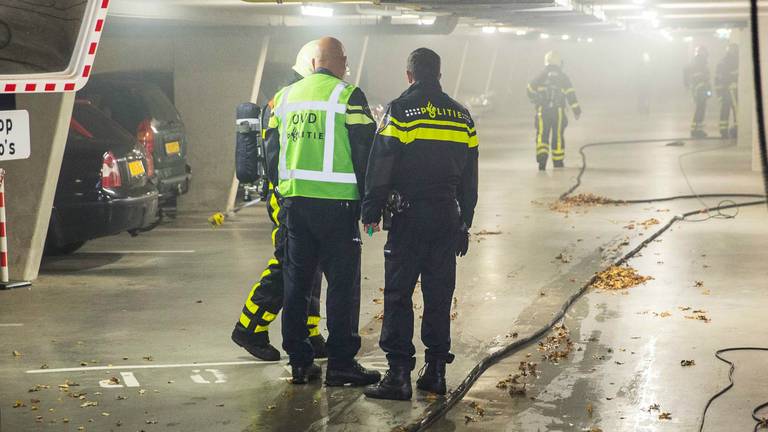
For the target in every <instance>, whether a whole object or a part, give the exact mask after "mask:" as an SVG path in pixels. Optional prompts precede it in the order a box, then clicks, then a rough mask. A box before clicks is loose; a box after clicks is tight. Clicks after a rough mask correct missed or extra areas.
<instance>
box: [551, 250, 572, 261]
mask: <svg viewBox="0 0 768 432" xmlns="http://www.w3.org/2000/svg"><path fill="white" fill-rule="evenodd" d="M555 259H556V260H560V261H561V262H562V263H563V264H568V263H569V262H571V257H570V256H568V254H566V253H565V252H560V253H559V254H558V255H557V256H556V257H555Z"/></svg>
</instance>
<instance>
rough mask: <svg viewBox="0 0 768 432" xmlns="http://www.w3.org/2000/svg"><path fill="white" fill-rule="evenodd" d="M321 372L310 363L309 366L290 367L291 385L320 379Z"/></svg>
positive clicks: (318, 367)
mask: <svg viewBox="0 0 768 432" xmlns="http://www.w3.org/2000/svg"><path fill="white" fill-rule="evenodd" d="M322 374H323V370H322V369H320V366H318V365H316V364H314V363H312V364H310V365H309V366H291V384H306V383H308V382H310V381H315V380H318V379H320V376H321V375H322Z"/></svg>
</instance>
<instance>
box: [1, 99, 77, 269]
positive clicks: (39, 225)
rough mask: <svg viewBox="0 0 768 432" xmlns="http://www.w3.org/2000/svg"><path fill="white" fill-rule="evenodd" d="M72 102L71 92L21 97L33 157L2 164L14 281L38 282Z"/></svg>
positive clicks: (21, 107)
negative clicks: (28, 126) (28, 128)
mask: <svg viewBox="0 0 768 432" xmlns="http://www.w3.org/2000/svg"><path fill="white" fill-rule="evenodd" d="M74 100H75V96H74V94H72V93H66V94H28V95H25V94H20V95H17V98H16V108H17V109H20V110H22V109H23V110H27V111H29V123H30V138H31V144H32V149H31V156H30V158H29V159H26V160H15V161H8V162H5V163H3V164H2V167H3V168H5V169H6V170H7V175H6V179H5V182H6V185H5V192H6V207H7V217H8V250H9V255H8V261H9V266H10V270H11V279H15V280H33V279H36V278H37V273H38V270H39V268H40V259H41V258H42V254H43V245H44V244H45V237H46V234H47V232H48V222H49V221H50V218H51V208H52V207H53V197H54V195H55V193H56V182H57V181H58V178H59V171H60V169H61V160H62V158H63V156H64V147H65V144H66V141H67V133H68V131H69V119H70V117H71V116H72V105H73V102H74Z"/></svg>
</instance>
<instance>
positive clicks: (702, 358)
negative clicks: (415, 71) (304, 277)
mask: <svg viewBox="0 0 768 432" xmlns="http://www.w3.org/2000/svg"><path fill="white" fill-rule="evenodd" d="M613 116H614V117H615V118H614V120H615V121H614V122H612V124H611V125H609V126H608V125H606V124H605V122H600V121H599V117H598V116H594V117H591V118H590V117H587V118H585V119H584V120H583V121H582V122H581V123H572V126H573V127H572V130H571V131H569V135H568V140H569V147H568V160H567V165H568V167H567V168H565V169H563V170H559V171H556V172H553V171H552V170H551V169H550V170H549V171H547V172H545V173H539V172H537V171H536V167H535V163H534V155H533V153H534V152H533V148H532V144H531V135H532V130H531V128H530V121H527V118H520V119H519V120H515V121H514V122H510V121H508V120H504V121H502V120H495V119H480V121H479V122H478V124H479V129H480V138H481V199H480V203H479V205H478V209H477V218H476V222H475V226H474V227H473V232H474V233H475V234H476V235H475V236H474V237H473V243H472V245H471V248H470V254H469V255H468V256H467V257H465V258H462V259H460V261H459V275H458V285H457V291H456V301H455V306H454V313H455V317H454V320H453V345H454V352H455V353H456V354H457V359H456V361H455V362H454V363H453V364H452V365H451V366H450V369H449V386H455V385H456V384H458V383H459V382H460V381H461V380H462V379H463V378H464V376H465V375H466V373H467V372H468V371H469V370H470V369H471V368H472V367H473V366H474V365H475V363H477V361H478V360H479V359H481V358H482V357H484V356H485V355H487V354H488V353H489V352H492V351H493V350H495V349H498V347H499V346H501V345H504V344H505V343H508V342H509V341H510V340H514V339H515V337H514V335H513V333H517V337H524V336H525V335H526V334H530V333H531V332H533V331H534V330H535V329H536V328H537V327H538V326H539V325H541V323H543V322H545V321H548V320H549V319H550V318H551V314H552V313H553V312H554V311H556V310H557V309H558V308H559V307H560V304H561V303H562V302H563V300H564V299H565V298H566V297H567V296H569V295H571V294H572V293H573V292H574V291H575V290H577V289H578V288H579V287H580V286H581V285H582V284H583V283H584V281H585V280H587V279H588V278H589V277H590V276H591V275H592V274H593V273H594V272H596V271H598V270H600V269H602V268H603V267H604V266H605V265H606V264H607V262H608V261H609V260H610V258H611V257H614V256H616V255H617V254H619V253H621V251H626V250H627V249H628V248H630V247H631V245H633V244H636V243H637V242H639V241H641V240H642V239H643V238H644V236H646V235H649V234H650V233H651V232H653V230H655V229H657V228H658V226H659V225H652V226H649V228H648V229H645V228H644V227H642V226H639V225H637V223H638V222H642V221H646V220H648V219H651V218H657V219H659V221H661V222H665V221H666V220H668V219H669V218H670V217H672V215H674V214H677V213H679V212H682V211H686V210H689V209H692V208H698V207H701V206H702V204H700V203H698V202H696V201H695V200H685V201H675V202H670V203H659V204H654V205H650V204H649V205H634V206H600V207H590V208H578V209H571V211H570V212H569V213H562V212H557V211H552V210H550V208H549V203H551V202H553V201H554V200H555V199H556V198H557V196H558V195H559V194H560V193H562V192H563V191H564V190H565V189H567V188H568V187H569V186H570V185H571V184H572V183H573V180H574V178H575V176H576V174H577V172H578V168H577V167H578V166H579V165H580V161H579V160H578V154H577V148H578V146H579V145H581V144H584V143H587V142H594V141H603V140H615V139H635V140H640V139H648V138H674V137H679V136H684V135H685V125H686V123H687V121H686V118H687V115H683V114H675V113H659V114H656V115H654V116H651V117H649V118H645V119H642V121H638V120H637V119H636V118H635V116H632V115H626V116H625V115H621V114H616V113H614V114H613ZM571 144H572V145H571ZM724 144H727V143H724V142H720V141H700V142H686V144H685V145H684V146H682V147H670V146H666V145H665V143H664V142H661V143H645V144H641V143H638V144H628V145H621V146H612V147H603V148H599V149H591V150H590V151H589V165H590V169H589V170H588V171H587V173H586V174H585V176H584V179H583V182H584V184H583V186H582V188H581V189H580V190H579V191H580V192H593V193H597V194H600V195H604V196H608V197H611V198H624V199H626V198H647V197H654V196H667V195H676V194H682V193H689V189H688V186H687V185H686V183H685V180H684V179H683V177H682V176H681V173H680V169H679V166H678V157H679V156H680V155H682V154H685V153H687V152H691V151H694V150H705V149H714V150H712V151H709V152H705V153H698V154H695V155H690V156H686V157H684V158H683V162H682V163H683V166H684V167H685V169H686V172H687V173H688V175H689V178H690V181H691V183H692V184H693V185H694V187H695V188H696V189H697V190H698V191H699V192H702V193H703V192H707V193H711V192H760V185H761V183H760V178H759V175H758V173H754V172H751V171H750V170H749V167H750V161H749V156H750V152H749V149H737V148H735V147H728V148H718V147H723V145H724ZM715 202H716V201H712V203H715ZM765 216H766V215H765V210H764V209H763V208H751V209H745V210H742V211H741V212H740V214H739V215H738V217H737V218H735V219H729V220H710V221H707V222H701V223H685V224H681V225H678V226H676V227H675V228H673V229H672V230H671V231H670V232H669V233H667V234H665V236H664V237H663V238H662V239H661V241H659V242H655V243H653V244H652V245H651V247H649V248H648V249H646V250H645V251H643V254H642V256H641V257H638V258H637V259H635V260H633V261H632V262H631V264H632V265H633V266H635V267H636V268H637V269H638V270H639V271H640V273H641V274H644V275H648V276H652V277H654V279H653V280H651V281H649V282H647V283H646V284H645V285H643V286H640V287H637V288H633V289H631V290H629V291H628V293H627V295H622V294H606V293H598V292H590V293H589V294H588V295H587V296H585V297H584V298H583V299H582V300H581V301H579V302H578V303H577V304H576V305H575V306H574V308H573V309H572V311H571V312H570V313H569V315H568V318H567V319H566V321H565V324H566V326H567V327H568V329H569V330H570V338H571V339H572V340H573V341H574V348H573V350H572V352H571V354H570V355H569V356H568V357H567V358H565V359H561V360H560V361H559V364H557V365H556V364H550V363H548V362H544V361H541V358H540V357H541V353H540V352H538V351H537V350H536V348H535V347H531V348H529V349H527V350H525V351H524V352H522V353H521V354H520V355H517V356H513V357H511V358H510V359H508V360H506V361H504V362H503V363H501V364H499V365H498V366H496V367H494V368H492V369H491V370H490V371H488V372H487V373H486V375H485V376H484V377H483V378H482V379H481V380H480V382H479V383H478V385H477V386H476V387H475V389H473V391H472V392H471V393H470V394H469V395H468V397H467V399H466V401H475V402H477V403H479V404H480V405H479V406H481V407H482V408H483V409H484V410H485V415H483V416H480V415H478V414H477V410H476V409H474V408H471V407H469V405H468V404H467V403H466V402H462V403H461V404H460V405H459V406H458V407H457V408H456V409H455V410H454V412H453V413H451V415H449V416H448V417H447V418H446V419H445V420H443V421H441V422H440V423H438V424H437V425H435V427H434V429H435V430H499V429H503V430H532V431H535V430H542V431H545V430H558V431H559V430H582V429H586V430H589V428H592V427H599V428H602V429H603V430H605V431H617V430H643V431H646V430H647V431H652V430H657V429H658V430H685V431H687V430H694V427H695V424H696V422H697V419H698V416H699V415H700V414H699V413H700V411H701V409H702V407H703V403H704V401H705V399H706V397H708V395H710V394H711V393H714V391H715V390H716V389H718V388H719V387H720V386H721V385H723V384H724V383H725V382H726V380H725V374H726V372H727V369H726V368H725V366H723V365H721V364H719V363H716V361H715V360H714V359H713V357H712V355H711V354H712V351H713V350H714V349H715V348H716V347H720V346H727V345H741V344H759V343H760V341H761V340H762V341H764V340H765V339H766V338H765V336H766V334H765V333H766V330H765V328H764V326H760V323H761V318H762V316H763V314H762V308H761V307H760V302H759V299H760V298H761V296H764V295H765V294H763V293H761V292H760V291H759V288H760V287H762V286H764V282H763V283H762V284H761V283H760V282H762V281H763V280H764V279H765V276H766V274H767V273H768V270H766V269H765V266H764V265H763V263H764V262H765V255H764V251H763V250H761V249H762V248H761V246H762V245H764V244H765V235H766V231H765V228H764V227H765V225H764V219H765ZM206 217H207V214H203V213H200V214H182V215H180V216H179V217H178V219H177V220H176V221H174V222H172V223H170V224H167V225H164V226H162V227H160V228H158V229H156V230H155V231H153V232H150V233H148V234H145V235H142V236H139V237H138V238H130V237H128V236H127V235H125V236H123V235H121V236H116V237H112V238H106V239H100V240H97V241H93V242H91V243H89V244H87V245H86V246H85V247H84V248H83V249H82V250H81V251H79V252H77V253H75V254H73V255H71V256H68V257H58V258H51V259H47V260H46V261H45V263H44V267H43V272H42V274H41V277H40V279H39V280H38V281H36V282H35V284H34V286H33V287H32V289H31V290H15V291H8V292H0V297H2V301H0V345H2V347H4V349H3V352H4V353H5V354H3V353H0V383H2V385H0V426H1V427H2V429H0V430H2V431H6V430H7V431H37V430H57V431H59V430H61V431H77V430H90V431H110V430H130V431H134V430H137V431H138V430H145V431H152V430H183V431H193V430H194V431H212V430H215V431H298V430H311V431H320V430H333V431H343V430H350V431H380V430H389V429H392V428H395V427H397V426H399V425H402V424H406V423H408V422H410V421H413V420H415V419H417V418H418V417H419V416H420V415H422V413H423V412H424V410H425V409H426V408H427V407H428V406H429V404H431V403H434V402H435V400H434V398H433V397H431V396H429V395H425V394H419V393H417V394H416V395H415V397H414V400H413V401H412V402H382V401H370V400H366V399H365V398H364V397H362V395H361V392H360V390H359V389H352V388H342V389H331V388H325V387H323V386H321V385H319V384H317V385H310V386H305V387H304V386H302V387H294V386H291V385H290V384H289V383H288V382H287V378H288V376H289V373H288V370H287V369H286V366H285V364H284V363H285V359H283V361H281V362H275V363H267V362H261V361H258V360H254V359H253V358H251V357H250V356H249V355H248V354H247V353H246V352H245V351H243V350H241V349H239V348H238V347H236V346H234V345H233V344H232V343H231V342H230V340H229V332H230V331H231V328H232V326H233V325H234V323H235V321H236V320H237V318H238V316H239V311H240V308H241V307H242V302H243V301H244V299H245V296H246V295H247V293H248V291H249V288H250V285H251V284H252V283H253V282H254V280H255V278H256V277H257V276H258V275H259V274H260V273H261V270H262V268H263V266H264V264H265V263H266V261H267V259H268V257H269V256H270V254H271V247H270V244H269V231H270V225H269V223H268V222H267V220H266V218H265V215H264V210H263V208H262V207H257V208H254V209H249V210H246V211H243V212H241V213H240V214H239V215H238V216H237V217H236V218H234V219H231V220H230V221H228V222H227V223H226V224H225V225H224V226H223V227H221V228H218V229H212V228H210V227H208V226H207V224H206V221H205V219H206ZM633 223H634V224H635V227H634V229H629V228H627V227H628V226H630V225H631V224H633ZM383 243H384V236H383V235H377V236H375V237H374V238H373V239H370V240H366V241H365V245H364V251H363V275H364V280H363V300H362V309H361V328H360V331H361V334H362V336H363V348H362V349H361V351H360V360H361V361H362V362H363V363H364V364H366V365H368V366H370V367H376V368H379V369H382V370H383V369H385V368H386V364H385V362H384V358H383V355H382V353H381V351H380V350H379V349H378V347H377V338H378V334H379V333H380V329H381V322H380V321H379V319H377V315H378V314H379V313H381V311H382V309H383V308H382V305H381V304H380V300H381V298H382V293H381V292H380V288H381V287H383V264H382V261H383V257H382V252H381V250H382V247H383ZM625 243H628V244H629V245H627V244H625ZM702 255H706V256H702ZM661 261H663V263H660V262H661ZM704 266H706V267H704ZM697 280H701V281H703V287H696V286H695V282H696V281H697ZM417 297H418V293H417ZM416 303H417V304H416V307H417V309H418V308H420V302H419V301H417V302H416ZM685 307H691V308H692V309H690V310H688V311H683V310H681V309H679V308H685ZM694 309H702V310H706V311H707V312H706V314H707V316H708V317H709V318H710V319H711V321H710V322H704V321H700V320H690V319H686V318H685V315H687V314H691V313H692V311H693V310H694ZM665 311H666V312H668V313H669V314H670V315H669V316H666V314H665V315H664V316H663V317H661V313H662V312H665ZM654 313H655V314H654ZM416 314H417V316H418V315H419V312H418V310H417V312H416ZM270 334H271V337H272V340H273V343H275V345H276V346H279V344H280V324H279V320H277V321H276V322H275V323H274V324H273V328H272V329H271V332H270ZM416 334H417V336H418V326H417V330H416ZM417 349H418V350H419V351H422V347H421V346H420V344H418V343H417ZM609 350H610V352H609ZM14 351H16V352H17V353H18V354H20V355H14V353H13V352H14ZM528 353H530V357H529V356H527V354H528ZM731 357H732V358H734V359H736V360H738V364H739V366H738V367H739V369H737V374H736V379H737V382H738V384H737V387H736V388H735V389H734V390H733V392H732V393H729V394H728V395H727V397H725V398H724V399H723V400H722V401H720V402H719V403H718V404H716V406H715V407H713V411H712V414H711V423H709V424H710V427H711V428H712V429H709V430H746V429H744V427H748V426H749V424H750V423H749V421H748V420H749V415H748V411H749V410H751V407H752V406H753V405H756V404H757V403H758V402H759V401H760V400H761V397H762V396H768V395H761V394H760V392H759V389H760V385H761V384H764V383H762V382H761V381H760V380H761V379H762V380H764V379H765V376H764V374H761V373H760V369H759V367H758V366H759V365H761V364H763V365H764V364H765V362H766V359H767V357H766V356H765V355H761V354H749V353H740V354H733V355H731ZM683 359H692V360H695V362H696V365H695V366H691V367H685V368H683V367H681V366H680V360H683ZM521 361H530V362H536V363H538V367H539V370H540V371H541V373H540V375H539V376H538V378H535V379H532V381H531V385H530V387H529V388H528V389H527V394H526V395H524V396H523V397H514V398H513V397H511V396H509V395H508V394H507V393H505V392H504V391H502V390H500V389H497V388H496V384H497V383H498V381H499V380H501V379H503V378H504V377H506V376H508V374H510V373H514V371H515V370H516V369H517V367H518V365H519V363H520V362H521ZM422 362H423V357H420V358H419V359H418V362H417V369H418V368H420V367H421V364H422ZM616 362H620V363H622V364H618V363H616ZM742 365H743V366H742ZM414 376H415V372H414ZM608 398H610V399H608ZM766 399H768V397H766ZM656 403H658V404H659V405H660V410H661V411H664V412H670V413H671V417H672V418H671V420H659V419H658V415H659V414H660V412H656V411H654V410H651V412H648V411H647V408H648V407H650V405H652V404H656ZM588 404H591V407H592V415H591V417H589V414H588V412H587V408H586V407H587V405H588ZM15 405H18V406H17V407H15V408H14V406H15ZM644 409H645V410H646V411H643V410H644ZM465 416H470V419H469V420H468V419H467V418H465ZM723 425H740V426H739V428H738V429H727V427H726V426H723ZM742 425H746V426H744V427H742ZM80 428H82V429H80ZM724 428H725V429H724Z"/></svg>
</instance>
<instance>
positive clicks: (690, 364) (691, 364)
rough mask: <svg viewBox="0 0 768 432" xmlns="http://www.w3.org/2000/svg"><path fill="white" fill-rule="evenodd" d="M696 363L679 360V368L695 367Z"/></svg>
mask: <svg viewBox="0 0 768 432" xmlns="http://www.w3.org/2000/svg"><path fill="white" fill-rule="evenodd" d="M695 365H696V362H695V361H693V360H680V366H683V367H685V366H695Z"/></svg>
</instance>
